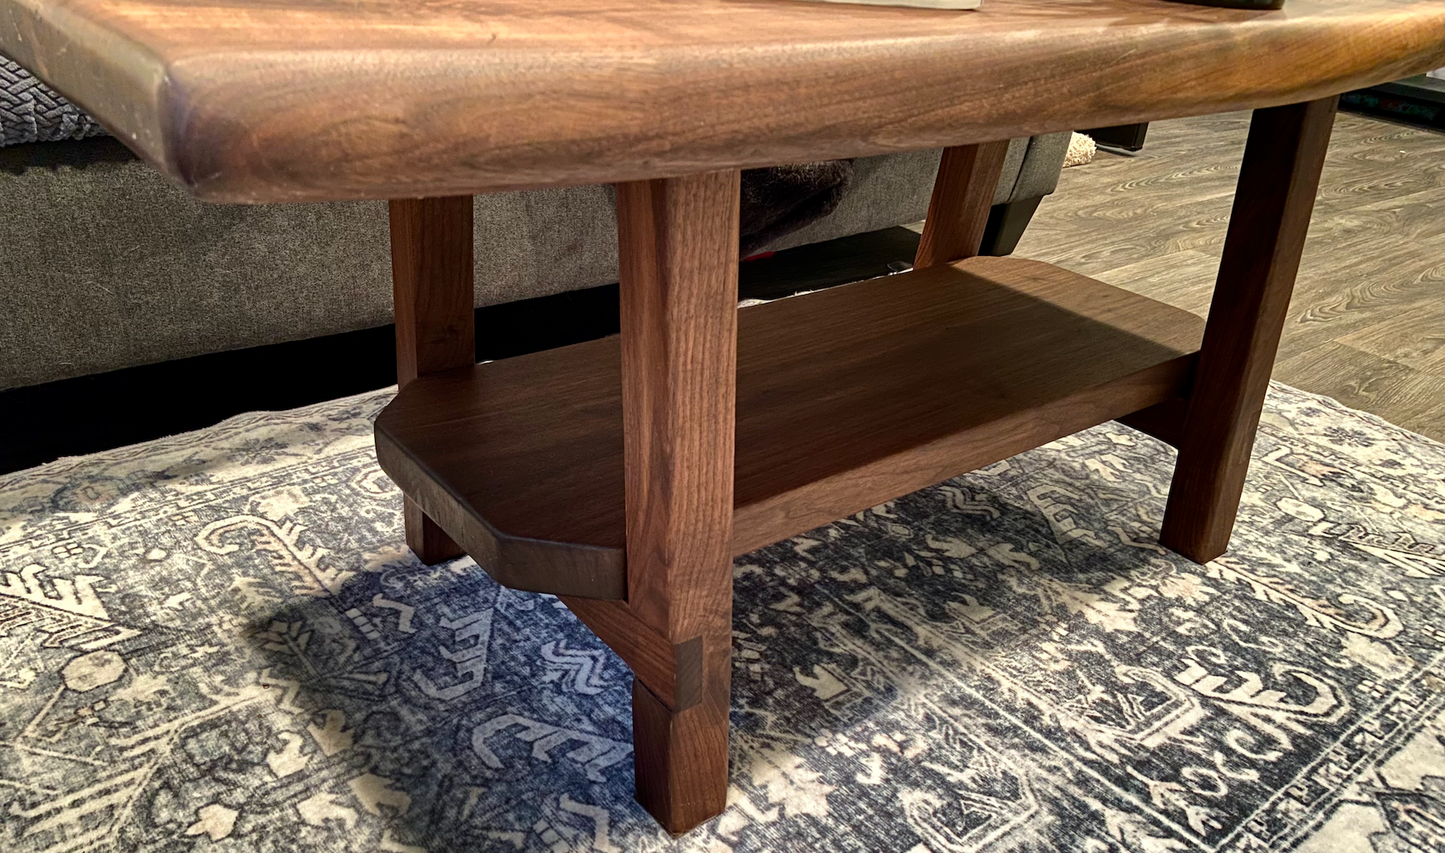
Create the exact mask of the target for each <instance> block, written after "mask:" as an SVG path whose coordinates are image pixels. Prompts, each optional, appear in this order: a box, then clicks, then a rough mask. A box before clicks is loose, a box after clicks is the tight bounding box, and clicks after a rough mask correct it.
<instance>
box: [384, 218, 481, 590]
mask: <svg viewBox="0 0 1445 853" xmlns="http://www.w3.org/2000/svg"><path fill="white" fill-rule="evenodd" d="M388 213H389V216H390V223H391V282H392V300H393V304H394V306H395V309H396V383H397V385H398V386H399V387H402V388H405V387H406V386H407V385H408V384H409V383H410V382H411V381H412V380H414V379H416V378H417V377H418V376H422V375H425V374H428V373H436V372H437V371H441V370H450V369H452V368H457V367H467V366H470V365H473V364H475V363H476V357H475V355H474V353H475V348H476V342H475V334H474V325H473V324H474V322H475V321H474V319H473V315H472V302H473V292H472V275H473V273H472V197H471V196H454V197H450V198H429V199H400V200H393V201H392V202H391V203H390V205H389V207H388ZM403 501H404V502H405V504H404V506H403V512H402V518H403V521H404V523H405V525H406V544H407V546H408V547H410V548H411V549H412V551H414V552H416V555H417V557H418V558H420V559H421V561H422V562H423V563H427V564H432V563H440V562H442V561H443V560H449V559H451V558H453V557H459V556H461V554H462V548H461V546H459V545H458V544H457V543H456V542H454V541H452V539H451V537H449V536H447V534H446V532H445V531H443V530H442V529H441V528H440V527H439V526H437V524H436V522H434V521H432V519H430V518H428V517H427V515H426V513H425V512H423V511H422V509H421V507H420V506H418V505H417V504H416V503H415V502H414V501H413V500H412V499H411V498H410V497H406V498H403Z"/></svg>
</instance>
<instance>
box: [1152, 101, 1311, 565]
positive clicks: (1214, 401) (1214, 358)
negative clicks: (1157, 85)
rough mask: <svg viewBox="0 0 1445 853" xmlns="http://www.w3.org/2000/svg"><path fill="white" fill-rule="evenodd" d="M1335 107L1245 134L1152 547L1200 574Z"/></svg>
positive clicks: (1251, 418)
mask: <svg viewBox="0 0 1445 853" xmlns="http://www.w3.org/2000/svg"><path fill="white" fill-rule="evenodd" d="M1335 102H1336V99H1335V98H1333V97H1331V98H1326V99H1323V100H1318V101H1311V102H1309V103H1304V104H1297V105H1293V106H1288V107H1275V108H1272V109H1267V110H1257V111H1256V112H1255V114H1254V119H1253V120H1252V121H1251V123H1250V129H1249V142H1248V144H1247V145H1246V146H1245V149H1244V163H1243V165H1242V166H1241V168H1240V171H1239V187H1238V189H1237V190H1236V192H1235V197H1234V208H1233V210H1232V212H1231V213H1230V221H1229V235H1228V237H1227V238H1226V239H1225V243H1224V256H1223V258H1222V259H1221V260H1220V265H1219V278H1218V280H1217V281H1216V283H1215V286H1214V299H1213V302H1212V303H1211V305H1210V309H1209V324H1208V326H1207V327H1206V329H1205V332H1204V344H1203V347H1202V349H1201V351H1200V355H1199V366H1198V375H1197V377H1196V379H1195V383H1194V389H1193V391H1192V393H1191V395H1190V403H1189V414H1188V416H1187V417H1186V419H1185V423H1184V432H1183V436H1182V438H1181V440H1180V442H1179V461H1178V464H1177V467H1176V468H1175V472H1174V482H1173V484H1172V485H1171V486H1170V489H1169V503H1168V506H1167V508H1166V510H1165V513H1164V527H1163V531H1162V533H1161V534H1160V537H1159V541H1160V542H1161V543H1163V544H1164V545H1165V546H1167V547H1169V548H1171V549H1173V550H1175V551H1177V552H1179V553H1180V554H1183V555H1184V556H1186V557H1189V558H1190V559H1191V560H1195V561H1197V562H1200V563H1204V562H1207V561H1209V560H1212V559H1214V558H1215V557H1218V556H1219V555H1220V554H1223V553H1224V551H1225V549H1226V548H1228V546H1229V535H1230V532H1231V531H1232V530H1233V528H1234V518H1235V514H1236V513H1237V512H1238V510H1239V498H1240V495H1241V494H1242V493H1243V491H1244V477H1245V473H1246V472H1247V471H1248V469H1249V454H1250V450H1251V449H1252V448H1253V447H1254V435H1255V429H1256V427H1257V426H1258V425H1259V415H1260V411H1261V409H1262V408H1263V406H1264V395H1265V392H1266V391H1267V390H1268V388H1269V376H1270V371H1271V370H1272V368H1273V366H1274V357H1275V352H1276V350H1277V349H1278V348H1279V339H1280V332H1281V330H1282V329H1283V327H1284V320H1285V314H1286V312H1287V311H1288V310H1289V300H1290V294H1291V293H1292V292H1293V290H1294V281H1295V274H1296V273H1297V272H1298V271H1299V263H1300V252H1301V251H1302V250H1303V248H1304V242H1305V232H1306V231H1308V230H1309V224H1310V211H1311V210H1312V209H1313V208H1314V202H1315V195H1316V193H1317V191H1318V189H1319V178H1320V170H1321V168H1322V167H1323V166H1324V162H1325V149H1326V148H1327V147H1328V146H1329V139H1330V129H1331V127H1332V126H1333V124H1334V118H1335Z"/></svg>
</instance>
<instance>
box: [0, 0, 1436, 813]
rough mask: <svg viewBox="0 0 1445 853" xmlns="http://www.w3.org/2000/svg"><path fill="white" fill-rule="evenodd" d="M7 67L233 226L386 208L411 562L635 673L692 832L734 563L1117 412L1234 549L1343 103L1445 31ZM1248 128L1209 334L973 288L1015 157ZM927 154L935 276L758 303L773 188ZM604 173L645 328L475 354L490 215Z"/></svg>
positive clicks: (290, 47) (724, 14)
mask: <svg viewBox="0 0 1445 853" xmlns="http://www.w3.org/2000/svg"><path fill="white" fill-rule="evenodd" d="M0 49H3V50H4V51H5V52H6V53H8V54H10V55H11V56H13V57H14V58H15V59H17V60H18V61H19V62H20V63H21V64H23V65H25V66H26V67H28V68H29V69H31V70H32V71H34V72H35V73H36V74H38V75H39V76H40V77H41V78H42V79H44V80H45V81H47V82H49V83H51V84H52V85H54V86H55V87H56V88H58V89H59V90H60V91H61V92H63V93H64V94H66V95H68V96H69V97H71V98H73V99H74V100H75V101H76V102H77V103H79V104H80V105H81V106H83V107H84V108H85V109H87V110H89V111H90V112H91V113H92V114H93V115H94V116H95V117H96V118H98V119H99V120H100V121H101V122H102V123H104V124H105V125H106V126H107V127H109V128H110V129H111V130H112V131H113V132H114V133H116V134H117V135H118V136H119V137H120V138H121V139H122V140H124V141H125V142H126V143H127V144H128V145H130V146H131V147H132V148H134V149H135V150H136V151H138V152H139V153H141V154H142V155H143V156H145V157H146V158H147V159H148V160H149V161H150V162H151V163H152V164H154V165H155V166H156V167H157V168H159V169H161V170H163V171H164V172H166V173H167V174H168V175H170V176H171V177H172V178H174V179H176V180H178V181H179V182H181V183H182V184H184V185H185V186H186V187H188V188H189V189H190V190H191V191H193V192H194V193H195V194H196V195H198V196H200V197H202V198H205V199H211V200H215V201H243V202H275V201H321V200H329V199H346V198H386V199H389V200H390V202H389V206H390V220H391V241H392V280H393V288H394V294H395V306H396V327H397V378H398V385H399V386H400V389H399V391H398V394H397V396H396V397H395V398H394V399H393V400H392V402H391V403H390V404H389V405H388V406H387V407H386V410H385V411H384V412H382V413H381V415H380V416H379V417H378V418H377V421H376V449H377V459H378V461H379V462H380V464H381V467H382V469H383V470H385V471H386V473H387V474H388V475H390V476H391V478H392V479H393V480H394V481H395V482H396V483H397V485H398V486H399V487H400V489H401V491H402V492H403V493H404V495H405V501H404V502H403V507H404V516H403V518H404V527H405V535H406V541H407V543H408V545H410V546H411V548H412V550H413V551H415V552H416V554H417V555H418V556H419V557H420V558H421V559H422V560H423V561H425V562H429V563H430V562H437V561H439V560H443V559H448V558H450V557H455V556H458V555H459V554H460V553H462V552H465V553H468V554H470V555H471V556H473V557H475V558H476V560H477V564H478V565H479V566H480V567H481V568H482V569H484V570H485V571H486V572H487V573H488V574H490V575H491V576H492V577H493V578H494V579H496V580H497V581H498V582H499V583H501V584H503V585H506V586H509V587H512V588H515V589H521V590H530V591H534V592H547V593H553V594H556V595H557V596H558V597H559V598H560V599H561V600H562V601H563V602H564V603H565V604H566V606H567V607H568V608H569V609H571V611H572V612H573V613H574V614H576V615H577V617H578V618H579V619H580V620H581V621H582V622H583V623H584V624H585V625H586V626H587V627H588V628H590V629H591V630H592V631H593V632H594V633H595V634H596V635H597V636H598V637H599V638H601V639H602V640H603V641H604V642H606V643H607V644H608V645H609V646H611V647H612V649H613V650H614V651H616V652H617V654H618V655H619V656H621V658H622V659H623V660H624V661H625V662H626V663H627V665H628V666H629V667H630V668H631V669H632V672H633V676H634V680H633V690H632V738H633V759H634V771H635V779H636V788H637V798H638V800H639V801H640V802H641V803H642V804H643V805H644V806H645V807H646V808H647V810H648V811H649V812H651V813H652V814H653V815H654V816H655V817H656V818H657V819H658V821H659V822H660V823H661V824H662V826H663V827H664V828H666V829H668V830H669V831H672V832H683V831H687V830H689V829H691V828H692V827H694V826H696V825H697V824H698V823H700V822H701V821H703V820H706V819H708V818H710V817H712V816H714V815H716V814H718V813H720V812H721V811H722V810H723V809H724V807H725V806H726V802H727V788H728V785H727V782H728V712H729V707H730V704H729V702H730V683H731V682H730V679H731V674H732V658H731V649H732V602H733V589H732V577H733V575H732V561H733V558H734V557H735V556H736V555H738V554H743V553H747V552H748V551H751V550H752V549H755V548H758V547H761V546H763V545H766V544H768V543H770V542H776V541H779V540H782V539H786V538H788V537H790V536H794V535H797V534H799V533H803V532H805V531H808V530H811V529H813V528H814V527H816V526H818V525H822V524H826V523H828V522H831V521H834V520H836V519H838V518H843V517H846V516H848V515H852V514H854V513H857V512H861V511H864V510H867V509H868V508H869V507H874V506H878V505H880V504H882V503H884V502H886V501H889V500H892V499H894V498H896V497H898V496H899V495H903V494H907V493H909V492H912V491H915V490H917V489H921V488H924V487H927V486H929V485H932V484H934V483H938V482H940V481H942V480H945V479H947V478H949V477H953V476H956V475H959V474H962V473H965V472H967V471H970V470H973V469H976V468H979V467H982V466H986V465H990V464H993V463H995V462H998V461H1000V460H1002V459H1006V458H1008V457H1010V456H1013V455H1015V454H1017V453H1021V452H1024V451H1026V450H1029V449H1031V448H1034V447H1037V446H1039V445H1042V444H1044V443H1047V442H1049V441H1053V440H1055V439H1058V438H1061V437H1063V436H1066V435H1070V434H1073V433H1075V432H1078V431H1079V430H1082V429H1087V428H1089V427H1092V426H1095V425H1097V424H1100V423H1103V422H1104V421H1108V420H1111V419H1118V420H1122V421H1124V422H1125V423H1129V424H1131V425H1133V426H1135V427H1137V428H1139V429H1141V430H1143V431H1144V432H1147V433H1149V434H1151V435H1153V436H1155V437H1156V438H1158V439H1160V440H1163V441H1165V442H1167V443H1169V444H1172V445H1173V446H1175V447H1176V448H1178V450H1179V454H1178V457H1177V461H1176V464H1175V470H1174V477H1173V480H1172V483H1171V485H1170V489H1169V495H1168V500H1167V503H1166V505H1165V506H1164V507H1163V511H1162V515H1161V525H1160V534H1159V543H1160V544H1161V545H1163V546H1164V547H1166V548H1168V549H1170V550H1172V551H1173V552H1175V553H1176V554H1178V555H1181V556H1182V557H1187V558H1189V559H1192V560H1195V561H1197V562H1205V561H1208V560H1211V559H1214V558H1215V557H1218V556H1219V555H1220V554H1222V553H1224V551H1225V549H1226V548H1227V547H1228V543H1229V537H1230V532H1231V530H1232V528H1233V525H1234V522H1235V518H1236V514H1237V510H1238V506H1239V500H1240V496H1241V493H1242V490H1243V489H1244V488H1245V472H1246V470H1247V468H1248V463H1249V457H1250V451H1251V448H1252V446H1253V443H1254V435H1255V428H1256V426H1257V424H1258V421H1259V416H1260V412H1261V409H1262V406H1263V403H1264V397H1265V392H1266V389H1267V387H1268V383H1269V373H1270V368H1271V366H1272V364H1273V362H1274V356H1275V352H1276V350H1277V347H1278V343H1279V336H1280V331H1281V329H1282V327H1283V324H1284V318H1285V310H1286V308H1287V307H1288V305H1289V298H1290V293H1291V289H1292V288H1293V285H1294V279H1295V274H1296V272H1297V270H1298V267H1299V259H1300V252H1301V251H1302V249H1303V246H1304V239H1305V232H1306V230H1307V228H1308V225H1309V219H1310V211H1311V208H1312V206H1313V203H1314V197H1315V193H1316V191H1317V188H1318V182H1319V175H1320V169H1321V168H1322V166H1323V164H1324V157H1325V150H1326V147H1327V145H1328V142H1329V135H1330V128H1331V127H1332V126H1333V121H1334V115H1335V106H1336V101H1337V96H1338V95H1339V94H1340V93H1341V92H1344V91H1346V90H1349V89H1354V88H1358V87H1361V86H1367V85H1371V84H1375V83H1380V82H1384V81H1387V80H1393V79H1396V78H1399V77H1404V76H1406V75H1409V74H1414V73H1418V72H1420V71H1424V70H1427V69H1430V68H1434V67H1437V66H1440V65H1445V4H1442V2H1441V0H1287V3H1286V7H1285V9H1284V10H1283V11H1275V12H1260V11H1240V10H1227V9H1217V8H1208V7H1202V6H1196V5H1188V4H1184V3H1176V2H1167V0H984V4H983V7H982V9H981V10H979V11H967V12H948V11H939V10H925V9H904V8H893V7H877V6H852V5H840V4H834V3H819V2H800V0H208V1H207V2H204V3H202V2H199V0H0ZM1233 109H1253V110H1254V111H1255V112H1254V117H1253V119H1252V120H1251V124H1250V133H1249V141H1248V143H1247V145H1246V147H1245V153H1244V162H1243V165H1242V167H1241V169H1240V177H1239V184H1238V189H1237V191H1236V193H1235V199H1234V208H1233V212H1232V214H1231V216H1230V225H1229V232H1228V236H1227V238H1226V240H1225V245H1224V249H1223V253H1222V257H1221V261H1220V271H1219V278H1218V280H1217V282H1216V285H1215V291H1214V300H1213V302H1212V305H1211V308H1210V313H1209V318H1208V321H1207V323H1206V322H1205V321H1204V320H1201V319H1200V318H1198V317H1196V316H1194V315H1193V314H1190V313H1188V312H1185V311H1182V310H1180V309H1177V308H1174V307H1172V306H1169V305H1164V304H1162V303H1159V302H1155V301H1153V300H1151V299H1147V298H1145V297H1143V296H1139V295H1137V294H1133V293H1129V292H1126V291H1124V290H1121V289H1119V288H1115V287H1111V286H1110V285H1108V284H1105V283H1103V282H1098V281H1094V280H1092V279H1089V278H1087V277H1085V276H1082V275H1077V274H1075V273H1071V272H1068V271H1066V270H1062V269H1058V268H1056V267H1052V266H1049V265H1047V264H1042V263H1038V262H1034V261H1028V260H1023V259H1018V258H986V257H979V248H980V242H981V240H982V234H983V230H984V226H985V223H986V222H987V219H988V211H989V205H990V203H991V200H992V198H993V195H994V188H995V187H996V186H997V184H998V180H999V174H1000V170H1001V168H1002V165H1003V162H1004V156H1005V152H1006V151H1007V147H1008V143H1007V141H1006V140H1008V139H1010V138H1012V137H1017V136H1022V135H1029V134H1037V133H1045V132H1049V131H1055V130H1068V129H1072V128H1076V127H1097V126H1101V125H1110V124H1122V123H1126V122H1135V121H1148V120H1153V119H1160V118H1167V117H1170V116H1183V115H1191V114H1202V113H1211V112H1222V111H1225V110H1233ZM932 147H943V148H945V151H944V153H943V155H942V157H941V160H940V165H939V170H938V177H937V179H936V181H935V184H934V191H933V196H932V199H931V201H930V204H929V209H928V218H927V222H926V224H925V226H924V233H923V236H922V238H921V240H920V243H919V249H918V254H917V257H916V258H915V262H914V269H913V270H912V271H910V272H906V273H904V274H902V275H897V276H886V277H883V278H878V279H872V280H868V281H861V282H856V283H853V284H849V285H844V286H841V287H836V288H830V289H826V290H823V291H820V292H818V293H815V294H810V295H803V296H798V297H795V298H790V299H780V300H776V301H774V302H770V303H767V304H763V305H756V306H751V307H747V308H743V309H739V308H738V302H737V273H738V217H739V198H740V191H739V187H740V172H739V169H740V168H743V167H751V166H769V165H776V164H779V163H790V162H799V161H811V160H818V159H824V158H837V157H854V156H861V155H868V154H880V153H886V152H892V151H903V150H910V149H921V148H932ZM603 182H607V183H615V184H616V185H617V192H616V199H617V226H618V227H617V231H618V260H619V263H618V278H619V285H620V286H619V321H620V328H621V334H619V335H615V336H612V337H608V338H604V339H601V340H595V341H589V342H586V343H581V344H575V345H573V346H569V347H562V348H559V349H553V350H546V351H543V352H538V353H532V354H530V355H523V356H518V357H515V358H507V359H501V360H499V361H495V362H490V363H485V364H477V363H476V359H475V349H474V333H475V329H474V324H473V317H474V315H473V311H472V306H473V301H474V300H473V297H474V282H473V270H474V264H473V260H474V259H473V256H472V247H473V245H474V243H473V241H474V235H473V228H472V226H473V221H472V212H473V199H472V198H471V195H472V194H474V193H479V192H484V191H495V190H504V189H519V188H528V187H542V186H555V185H565V184H581V183H603ZM317 250H318V251H326V250H327V249H326V247H318V249H317ZM540 261H541V262H542V263H546V261H547V259H540Z"/></svg>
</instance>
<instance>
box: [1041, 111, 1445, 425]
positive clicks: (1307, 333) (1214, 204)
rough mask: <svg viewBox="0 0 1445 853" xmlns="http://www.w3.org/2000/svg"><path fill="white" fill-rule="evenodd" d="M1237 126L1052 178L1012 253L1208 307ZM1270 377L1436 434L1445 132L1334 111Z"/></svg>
mask: <svg viewBox="0 0 1445 853" xmlns="http://www.w3.org/2000/svg"><path fill="white" fill-rule="evenodd" d="M1248 127H1249V114H1248V113H1232V114H1227V115H1221V116H1208V117H1204V118H1193V119H1180V120H1175V121H1167V122H1158V123H1155V124H1153V125H1150V127H1149V134H1148V139H1147V140H1146V142H1145V145H1144V149H1143V150H1142V151H1140V152H1139V153H1138V154H1136V155H1134V156H1126V155H1120V154H1114V153H1110V152H1106V151H1100V152H1099V154H1098V156H1097V157H1096V158H1095V159H1094V162H1092V163H1089V164H1087V165H1084V166H1078V167H1075V168H1070V169H1065V170H1064V172H1063V174H1062V175H1061V176H1060V180H1059V188H1058V190H1057V191H1056V192H1055V193H1054V194H1053V195H1051V196H1049V197H1048V198H1046V199H1045V200H1044V202H1043V204H1042V205H1041V206H1040V207H1039V211H1038V213H1037V215H1036V216H1035V217H1034V221H1033V223H1031V224H1030V225H1029V228H1028V231H1026V232H1025V233H1024V237H1023V240H1022V242H1021V243H1020V244H1019V247H1018V251H1017V252H1016V253H1015V254H1016V255H1018V256H1021V257H1028V258H1038V259H1039V260H1044V261H1049V262H1050V263H1056V264H1058V265H1060V266H1062V267H1064V268H1066V269H1070V270H1073V271H1075V272H1080V273H1083V274H1085V275H1089V276H1092V277H1094V278H1097V279H1100V280H1102V281H1106V282H1109V283H1110V284H1114V285H1118V286H1119V287H1123V288H1125V289H1128V290H1132V291H1134V292H1137V293H1142V294H1145V295H1147V296H1151V297H1153V298H1155V299H1158V300H1160V301H1162V302H1167V303H1169V304H1171V305H1175V306H1178V307H1180V308H1184V309H1186V310H1188V311H1192V312H1194V313H1196V314H1199V315H1201V316H1202V315H1204V314H1206V313H1207V312H1208V309H1209V296H1210V293H1211V291H1212V289H1213V286H1214V273H1215V269H1216V267H1217V265H1218V263H1219V254H1220V251H1221V249H1222V247H1223V245H1224V231H1225V226H1226V224H1227V222H1228V218H1229V207H1230V203H1231V202H1232V200H1233V196H1234V182H1235V178H1236V177H1237V175H1238V173H1239V161H1240V156H1241V155H1242V153H1243V151H1244V140H1245V133H1246V131H1247V129H1248ZM1274 377H1275V378H1276V379H1278V380H1280V381H1281V382H1285V383H1288V384H1290V385H1294V386H1295V387H1298V388H1303V389H1305V390H1308V391H1313V392H1315V393H1319V394H1325V395H1327V396H1330V397H1334V398H1335V399H1337V400H1339V401H1340V402H1341V403H1344V404H1345V405H1348V406H1351V407H1354V408H1357V409H1363V410H1365V411H1367V412H1373V413H1375V414H1377V415H1380V416H1381V417H1383V418H1385V419H1386V420H1388V421H1391V422H1393V423H1396V424H1399V425H1400V426H1403V427H1406V428H1408V429H1411V430H1414V431H1416V432H1419V433H1422V434H1424V435H1428V436H1430V437H1431V438H1434V439H1437V440H1445V134H1441V133H1439V132H1435V131H1429V130H1420V129H1416V128H1411V127H1404V126H1400V125H1394V124H1389V123H1386V122H1382V121H1377V120H1375V119H1370V118H1365V117H1362V116H1356V115H1350V114H1345V113H1341V114H1340V116H1339V118H1338V119H1337V120H1336V122H1335V131H1334V136H1333V141H1332V142H1331V144H1330V152H1329V157H1328V160H1327V161H1326V163H1325V170H1324V175H1323V177H1322V179H1321V181H1320V196H1319V200H1318V202H1316V205H1315V212H1314V217H1313V220H1312V221H1311V225H1310V232H1309V239H1308V241H1307V242H1306V243H1305V250H1304V258H1303V261H1302V263H1301V268H1300V274H1299V283H1298V285H1297V287H1296V290H1295V296H1294V301H1293V303H1292V304H1291V306H1290V313H1289V320H1288V321H1287V323H1286V326H1285V330H1284V338H1283V341H1282V343H1281V345H1280V353H1279V358H1278V359H1277V360H1276V362H1275V372H1274Z"/></svg>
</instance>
